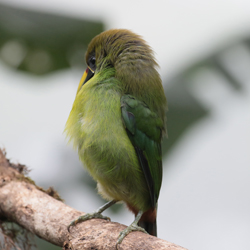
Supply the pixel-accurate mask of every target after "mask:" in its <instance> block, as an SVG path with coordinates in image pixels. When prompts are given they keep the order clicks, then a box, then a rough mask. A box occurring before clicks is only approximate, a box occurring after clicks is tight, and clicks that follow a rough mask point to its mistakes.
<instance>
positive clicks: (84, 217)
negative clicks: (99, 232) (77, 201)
mask: <svg viewBox="0 0 250 250" xmlns="http://www.w3.org/2000/svg"><path fill="white" fill-rule="evenodd" d="M90 219H103V220H108V221H110V218H109V217H107V216H104V215H102V214H101V213H98V212H94V213H88V214H85V215H81V216H79V217H78V218H77V219H76V220H73V221H71V223H70V224H69V225H68V227H67V228H68V232H70V227H72V226H75V225H76V224H78V223H79V222H82V221H86V220H90Z"/></svg>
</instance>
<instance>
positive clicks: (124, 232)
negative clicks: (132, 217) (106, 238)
mask: <svg viewBox="0 0 250 250" xmlns="http://www.w3.org/2000/svg"><path fill="white" fill-rule="evenodd" d="M133 231H140V232H143V233H146V234H148V232H147V231H146V230H145V229H144V228H142V227H139V226H138V225H137V224H133V223H132V224H131V225H130V226H128V227H127V228H125V229H124V230H122V231H121V232H120V234H119V237H118V240H117V242H116V249H117V250H118V245H120V244H121V243H122V241H123V239H124V238H125V237H126V236H127V235H128V234H129V233H131V232H133Z"/></svg>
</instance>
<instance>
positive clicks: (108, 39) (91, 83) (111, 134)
mask: <svg viewBox="0 0 250 250" xmlns="http://www.w3.org/2000/svg"><path fill="white" fill-rule="evenodd" d="M86 62H87V64H88V67H89V69H90V70H91V71H93V72H94V74H93V76H92V77H91V78H90V79H89V80H87V81H86V80H84V79H82V81H81V82H80V84H79V87H78V91H77V94H76V98H75V101H74V104H73V107H72V110H71V113H70V115H69V118H68V121H67V124H66V132H67V135H68V137H69V138H70V140H72V141H73V143H74V146H75V147H76V148H77V149H78V153H79V157H80V159H81V161H82V162H83V163H84V166H85V167H86V168H87V169H88V171H89V172H90V174H91V175H92V176H93V178H94V179H95V180H96V181H97V182H98V190H99V192H100V193H101V194H102V196H103V197H104V198H106V199H108V200H116V201H119V200H121V201H124V202H126V203H127V204H128V205H129V207H132V208H133V209H135V210H136V211H139V210H142V211H147V210H148V209H151V208H155V207H156V204H157V200H158V197H159V192H160V187H161V179H162V162H161V139H162V136H163V135H164V133H165V132H166V127H165V123H166V116H165V112H166V105H167V103H166V98H165V95H164V91H163V87H162V83H161V79H160V76H159V74H158V72H157V70H156V67H157V63H156V62H155V60H154V57H153V52H152V50H151V49H150V47H149V46H148V45H147V44H146V43H145V41H144V40H143V39H142V38H141V37H140V36H138V35H136V34H134V33H132V32H130V31H128V30H109V31H106V32H103V33H101V34H100V35H98V36H96V37H95V38H94V39H93V40H92V41H91V42H90V44H89V47H88V50H87V53H86ZM86 72H87V71H86ZM88 73H91V72H88ZM85 81H86V82H85Z"/></svg>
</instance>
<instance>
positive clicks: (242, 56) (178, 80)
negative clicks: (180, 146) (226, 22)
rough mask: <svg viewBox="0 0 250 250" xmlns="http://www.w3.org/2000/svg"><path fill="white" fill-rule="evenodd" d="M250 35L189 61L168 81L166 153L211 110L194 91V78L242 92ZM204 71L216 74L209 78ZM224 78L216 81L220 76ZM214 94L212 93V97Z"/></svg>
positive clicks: (248, 62)
mask: <svg viewBox="0 0 250 250" xmlns="http://www.w3.org/2000/svg"><path fill="white" fill-rule="evenodd" d="M249 68H250V39H242V40H239V41H237V42H235V41H232V42H229V44H225V45H224V46H222V47H221V48H219V49H218V50H217V51H214V52H212V53H211V54H210V55H208V56H207V57H205V58H202V59H201V60H199V61H197V62H196V63H194V64H190V65H187V67H186V69H185V70H183V71H180V72H179V73H177V74H176V76H175V77H174V78H172V79H170V80H169V81H167V82H166V83H165V86H168V87H167V88H166V96H167V100H168V107H169V111H168V112H167V130H168V139H167V140H164V141H163V154H167V153H168V152H170V148H171V147H173V146H174V145H175V144H176V142H177V141H178V140H179V139H180V138H181V137H182V135H183V134H184V133H185V132H186V131H187V129H189V128H190V127H191V126H192V125H194V124H195V123H196V122H198V121H199V120H200V119H202V118H204V117H205V116H207V115H209V112H210V110H209V109H208V108H207V107H205V106H204V105H203V103H202V102H201V98H199V96H197V93H194V92H193V91H192V87H191V86H192V85H193V84H194V79H195V78H196V79H198V83H197V81H196V84H198V86H199V88H200V89H203V91H206V85H207V84H208V85H215V87H216V86H217V87H218V89H219V87H220V86H219V85H220V84H221V85H222V84H223V83H226V88H231V89H232V90H233V91H235V94H237V93H243V91H242V90H244V87H243V82H244V81H245V79H246V78H247V77H249V74H250V73H249V72H250V71H249ZM204 71H209V73H210V74H212V75H214V79H212V78H211V79H209V78H208V75H207V74H204ZM218 75H219V77H220V78H221V79H219V80H217V81H213V80H215V79H216V77H217V78H218ZM211 98H213V97H211Z"/></svg>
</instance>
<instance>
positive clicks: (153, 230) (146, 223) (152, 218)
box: [138, 208, 157, 236]
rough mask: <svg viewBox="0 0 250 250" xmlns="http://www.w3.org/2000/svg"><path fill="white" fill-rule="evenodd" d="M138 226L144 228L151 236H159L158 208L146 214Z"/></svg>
mask: <svg viewBox="0 0 250 250" xmlns="http://www.w3.org/2000/svg"><path fill="white" fill-rule="evenodd" d="M138 226H140V227H142V228H144V229H145V230H146V231H147V232H148V233H149V234H150V235H153V236H157V226H156V208H153V209H149V210H148V211H146V212H144V213H143V215H142V217H141V219H140V220H139V222H138Z"/></svg>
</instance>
